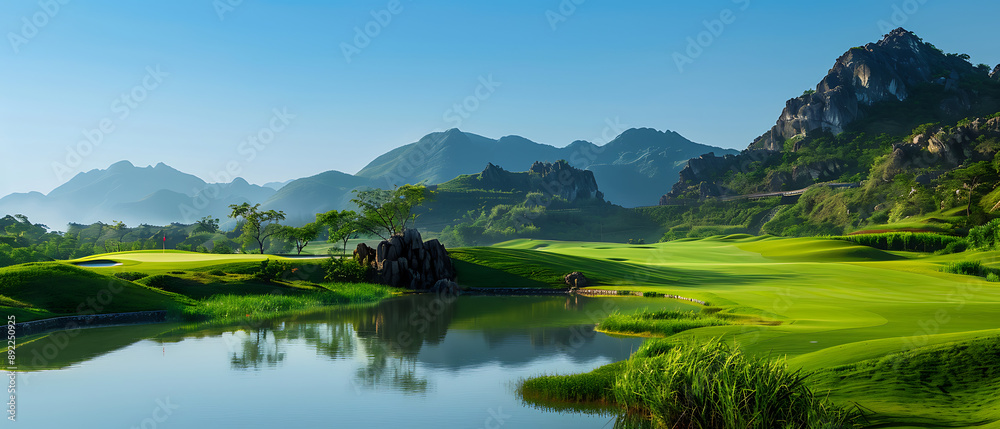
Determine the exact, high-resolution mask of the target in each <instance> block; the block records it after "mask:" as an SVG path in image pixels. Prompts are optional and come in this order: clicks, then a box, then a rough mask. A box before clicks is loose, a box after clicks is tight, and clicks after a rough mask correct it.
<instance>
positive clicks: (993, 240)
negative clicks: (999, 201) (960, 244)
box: [969, 219, 1000, 249]
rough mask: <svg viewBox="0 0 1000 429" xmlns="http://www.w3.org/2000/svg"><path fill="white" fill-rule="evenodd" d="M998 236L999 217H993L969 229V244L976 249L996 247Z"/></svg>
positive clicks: (999, 235) (999, 228)
mask: <svg viewBox="0 0 1000 429" xmlns="http://www.w3.org/2000/svg"><path fill="white" fill-rule="evenodd" d="M998 237H1000V219H993V220H991V221H990V222H989V223H987V224H985V225H980V226H977V227H975V228H972V229H970V230H969V244H970V245H971V246H972V247H975V248H977V249H988V248H992V247H996V245H997V241H998V240H997V239H998Z"/></svg>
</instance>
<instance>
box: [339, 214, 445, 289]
mask: <svg viewBox="0 0 1000 429" xmlns="http://www.w3.org/2000/svg"><path fill="white" fill-rule="evenodd" d="M354 254H355V257H356V258H358V260H359V261H370V262H369V264H370V266H371V267H372V268H374V269H375V270H377V275H376V279H377V281H379V282H380V283H382V284H386V285H389V286H394V287H400V288H406V289H413V290H433V289H434V288H435V287H437V288H438V289H442V288H447V289H451V288H453V286H452V285H450V284H447V283H440V282H441V281H442V280H446V281H450V282H454V280H455V265H454V264H453V263H452V261H451V258H450V257H448V251H447V250H445V248H444V245H442V244H441V243H440V242H439V241H438V240H436V239H435V240H429V241H427V242H424V241H423V240H422V239H421V238H420V232H418V231H417V230H415V229H407V230H406V231H404V232H403V233H402V234H397V235H394V236H392V238H390V239H389V240H382V242H381V243H379V244H378V247H376V248H375V254H374V258H373V259H370V257H371V247H368V246H367V245H365V244H364V243H361V244H359V245H358V248H357V249H356V250H355V251H354ZM454 287H457V286H454Z"/></svg>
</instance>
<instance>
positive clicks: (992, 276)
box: [986, 273, 1000, 283]
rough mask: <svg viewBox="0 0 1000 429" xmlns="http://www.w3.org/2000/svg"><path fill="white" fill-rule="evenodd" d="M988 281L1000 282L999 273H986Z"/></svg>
mask: <svg viewBox="0 0 1000 429" xmlns="http://www.w3.org/2000/svg"><path fill="white" fill-rule="evenodd" d="M986 281H988V282H993V283H996V282H1000V276H998V275H997V273H989V274H987V275H986Z"/></svg>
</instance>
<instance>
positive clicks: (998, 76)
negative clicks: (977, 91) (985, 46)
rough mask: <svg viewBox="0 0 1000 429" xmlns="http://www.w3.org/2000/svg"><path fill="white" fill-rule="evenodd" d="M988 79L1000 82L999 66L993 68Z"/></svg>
mask: <svg viewBox="0 0 1000 429" xmlns="http://www.w3.org/2000/svg"><path fill="white" fill-rule="evenodd" d="M990 78H992V79H993V80H1000V64H997V66H996V67H994V68H993V72H992V73H990Z"/></svg>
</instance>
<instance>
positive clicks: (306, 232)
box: [278, 222, 320, 255]
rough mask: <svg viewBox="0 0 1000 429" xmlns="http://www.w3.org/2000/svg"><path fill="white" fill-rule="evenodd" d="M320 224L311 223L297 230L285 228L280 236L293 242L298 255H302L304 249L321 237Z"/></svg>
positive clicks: (282, 228)
mask: <svg viewBox="0 0 1000 429" xmlns="http://www.w3.org/2000/svg"><path fill="white" fill-rule="evenodd" d="M319 231H320V224H319V223H317V222H310V223H307V224H305V225H304V226H302V227H301V228H296V227H294V226H283V227H281V231H280V232H279V234H278V235H279V236H281V237H282V238H284V239H286V240H290V241H292V244H293V245H294V246H295V251H296V254H299V255H301V254H302V249H304V248H305V247H306V246H308V245H309V242H310V241H313V240H315V239H316V237H317V236H318V235H319Z"/></svg>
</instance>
